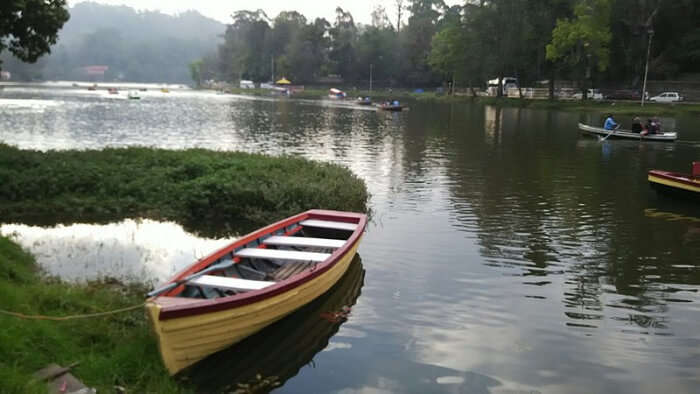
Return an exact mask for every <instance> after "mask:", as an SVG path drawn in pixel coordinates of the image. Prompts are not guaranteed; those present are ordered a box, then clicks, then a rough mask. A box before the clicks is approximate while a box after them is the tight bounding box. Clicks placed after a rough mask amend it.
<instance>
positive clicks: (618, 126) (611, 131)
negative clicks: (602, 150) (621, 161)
mask: <svg viewBox="0 0 700 394" xmlns="http://www.w3.org/2000/svg"><path fill="white" fill-rule="evenodd" d="M619 128H620V124H619V123H618V124H617V126H615V128H614V129H612V130H610V132H609V133H608V135H606V136H605V138H603V139H601V140H599V141H600V142H603V141H605V140H606V139H608V137H610V136H611V135H612V134H613V131H615V130H617V129H619Z"/></svg>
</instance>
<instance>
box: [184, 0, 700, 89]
mask: <svg viewBox="0 0 700 394" xmlns="http://www.w3.org/2000/svg"><path fill="white" fill-rule="evenodd" d="M392 6H393V8H392V9H391V11H392V14H393V15H396V17H395V18H394V19H393V20H390V18H389V17H388V13H387V9H385V8H384V7H382V6H377V7H375V9H374V11H373V12H372V15H371V23H370V24H369V25H363V24H359V23H356V22H355V20H354V18H353V16H352V15H351V14H350V13H349V12H347V11H345V10H343V9H342V8H340V7H338V8H337V9H336V16H335V20H333V21H328V20H326V19H322V18H317V19H314V20H307V18H306V17H304V16H303V15H301V14H300V13H298V12H296V11H287V12H281V13H280V14H279V15H277V16H276V17H274V18H272V19H271V18H268V16H267V15H266V14H265V13H264V12H263V11H262V10H257V11H237V12H235V13H234V14H233V15H232V19H233V20H232V22H231V24H229V25H228V26H227V28H226V32H225V34H224V42H223V43H222V44H220V45H219V47H218V50H217V51H215V52H212V53H210V54H209V55H207V56H204V57H203V58H201V59H199V60H198V61H196V62H193V63H192V64H190V69H191V72H192V77H193V79H194V80H195V81H198V82H201V81H206V80H217V81H230V82H235V81H237V80H240V79H246V80H253V81H256V82H257V81H269V80H270V79H271V78H273V77H278V78H279V77H281V76H285V77H287V78H288V79H290V80H292V81H293V82H294V83H314V82H322V81H324V80H333V78H330V79H329V78H328V77H329V76H331V77H335V80H336V81H339V80H341V79H342V81H343V83H344V84H363V86H364V84H366V83H367V81H368V79H369V78H370V73H372V78H373V80H374V83H375V84H377V85H384V86H404V87H424V86H435V85H437V84H441V83H445V82H446V81H452V80H454V81H455V83H456V84H457V85H461V86H483V85H484V84H485V81H486V80H488V79H492V78H497V77H498V76H515V77H517V78H519V80H520V81H521V83H522V84H523V85H530V84H532V83H534V82H535V81H540V80H554V79H567V80H574V81H577V82H579V83H580V86H585V85H596V86H599V85H606V86H620V87H622V86H625V87H641V82H640V81H641V79H642V78H643V74H644V68H645V62H646V58H647V50H648V48H649V47H648V44H649V42H650V38H651V47H650V56H649V77H650V78H656V79H669V78H676V77H677V76H679V75H680V74H682V73H691V72H697V71H698V67H697V64H698V61H700V25H699V24H698V23H697V21H698V20H699V19H700V2H698V1H697V0H674V1H664V0H476V1H475V0H467V1H465V2H464V3H463V4H460V5H455V6H447V5H446V4H445V3H444V2H443V1H442V0H405V1H404V0H395V2H394V4H393V5H392Z"/></svg>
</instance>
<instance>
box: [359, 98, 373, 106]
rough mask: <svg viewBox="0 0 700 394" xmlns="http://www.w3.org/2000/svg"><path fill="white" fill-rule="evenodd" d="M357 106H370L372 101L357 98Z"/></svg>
mask: <svg viewBox="0 0 700 394" xmlns="http://www.w3.org/2000/svg"><path fill="white" fill-rule="evenodd" d="M357 104H359V105H372V99H371V98H369V97H358V98H357Z"/></svg>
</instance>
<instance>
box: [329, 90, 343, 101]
mask: <svg viewBox="0 0 700 394" xmlns="http://www.w3.org/2000/svg"><path fill="white" fill-rule="evenodd" d="M346 96H347V94H346V93H345V92H343V91H342V90H339V89H336V88H331V89H329V90H328V97H330V98H332V99H344V98H345V97H346Z"/></svg>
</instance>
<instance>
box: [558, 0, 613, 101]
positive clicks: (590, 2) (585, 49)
mask: <svg viewBox="0 0 700 394" xmlns="http://www.w3.org/2000/svg"><path fill="white" fill-rule="evenodd" d="M610 9H611V7H610V0H580V1H579V2H578V4H576V6H575V8H574V15H575V19H574V20H569V19H559V20H557V26H556V27H555V28H554V30H553V31H552V42H551V43H549V44H547V59H549V60H554V61H556V60H559V59H565V60H566V62H567V63H568V64H569V65H570V66H571V67H572V68H573V69H574V70H578V71H579V76H581V74H582V73H581V72H580V71H582V70H583V69H585V79H588V80H590V78H591V74H590V72H591V66H592V65H595V66H596V68H597V69H598V70H599V71H605V69H607V67H608V64H609V62H610V48H609V45H610V40H611V37H612V34H611V33H610ZM580 78H581V79H583V77H580ZM586 92H587V90H586V89H585V88H583V97H584V98H586Z"/></svg>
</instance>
